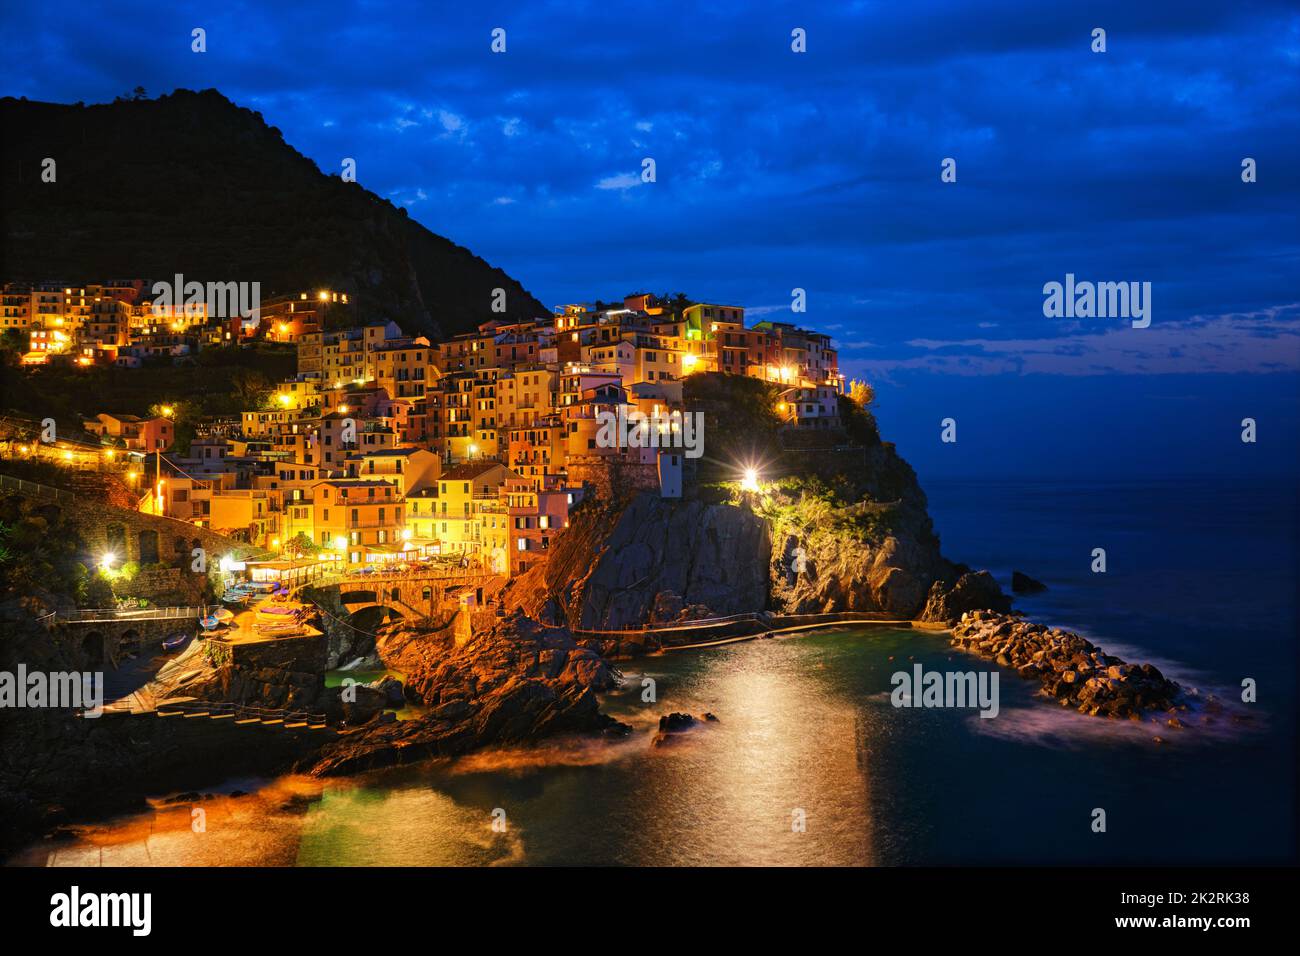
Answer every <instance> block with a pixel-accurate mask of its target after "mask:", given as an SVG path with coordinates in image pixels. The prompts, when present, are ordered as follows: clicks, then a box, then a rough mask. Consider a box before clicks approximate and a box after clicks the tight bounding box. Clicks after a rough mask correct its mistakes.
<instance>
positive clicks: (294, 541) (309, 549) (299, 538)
mask: <svg viewBox="0 0 1300 956" xmlns="http://www.w3.org/2000/svg"><path fill="white" fill-rule="evenodd" d="M284 550H285V551H286V552H287V553H288V554H290V555H292V556H293V557H295V558H301V557H303V556H304V555H309V554H315V553H316V552H317V551H319V550H320V548H318V547H317V546H316V543H315V542H314V541H312V539H311V538H310V537H309V536H308V534H307V532H305V531H299V532H298V533H297V534H296V535H294V536H293V537H292V538H290V539H289V540H288V542H286V543H285V546H284Z"/></svg>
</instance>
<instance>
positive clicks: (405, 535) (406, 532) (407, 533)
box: [402, 528, 411, 541]
mask: <svg viewBox="0 0 1300 956" xmlns="http://www.w3.org/2000/svg"><path fill="white" fill-rule="evenodd" d="M402 540H403V541H410V540H411V529H410V528H403V529H402Z"/></svg>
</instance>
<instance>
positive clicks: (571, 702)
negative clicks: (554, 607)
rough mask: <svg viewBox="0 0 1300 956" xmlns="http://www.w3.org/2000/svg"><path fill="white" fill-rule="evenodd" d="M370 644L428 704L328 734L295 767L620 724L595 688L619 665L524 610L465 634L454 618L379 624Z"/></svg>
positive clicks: (371, 760) (396, 758)
mask: <svg viewBox="0 0 1300 956" xmlns="http://www.w3.org/2000/svg"><path fill="white" fill-rule="evenodd" d="M458 633H459V634H461V635H462V636H461V637H459V638H458V636H457V634H458ZM376 649H377V651H378V653H379V656H380V659H381V660H382V661H383V663H384V665H385V666H386V667H389V668H392V669H394V670H400V671H401V672H402V673H404V674H405V675H406V696H407V699H409V700H412V701H416V702H418V703H421V704H423V705H425V706H427V707H428V708H429V710H428V712H427V713H426V714H424V715H422V716H419V717H416V718H413V719H409V720H402V721H397V722H388V723H383V722H376V723H371V724H369V725H367V726H365V727H363V728H362V729H361V730H359V731H357V732H355V733H352V734H349V735H346V736H344V737H342V738H340V739H338V740H337V741H335V742H333V743H330V744H328V745H327V746H326V747H325V748H324V749H323V750H322V751H321V752H320V753H319V754H317V755H314V756H312V757H311V758H309V759H308V760H306V761H304V762H303V763H302V764H301V765H300V769H302V770H308V771H310V772H311V773H313V774H316V775H318V776H329V775H334V774H344V773H354V772H356V771H358V770H368V769H373V768H376V767H384V766H391V765H393V764H397V763H405V762H410V761H413V760H419V759H423V758H426V757H432V756H454V755H458V754H463V753H467V752H469V751H471V750H475V749H478V748H480V747H485V746H488V745H492V744H508V743H530V742H536V741H538V740H540V739H542V738H544V737H548V736H552V735H555V734H566V733H606V734H615V735H622V734H623V733H625V732H626V730H627V728H626V727H624V725H622V724H620V723H618V722H617V721H615V720H613V719H612V718H610V717H607V716H605V715H604V714H602V713H601V712H600V701H599V699H598V697H597V693H598V692H599V691H604V690H609V689H611V688H612V687H613V686H614V685H615V684H616V682H617V681H618V676H617V673H616V672H615V671H614V670H613V668H611V667H610V666H609V664H607V663H606V662H605V661H604V660H603V659H602V658H601V657H600V655H599V654H597V653H595V652H594V651H592V650H589V649H587V648H584V647H581V646H579V645H578V644H577V643H576V642H575V641H574V640H573V637H572V635H570V634H569V632H568V631H567V630H566V629H564V628H557V627H546V626H544V625H541V624H538V623H537V622H536V621H533V620H530V619H528V618H526V617H524V616H522V615H515V616H512V617H508V618H504V619H501V620H499V621H497V622H496V623H495V625H493V626H480V627H478V628H476V629H475V631H474V633H473V634H472V635H470V634H468V629H466V628H462V629H460V630H459V631H458V629H457V628H456V627H455V626H454V625H453V626H451V627H447V628H442V629H435V628H431V627H419V626H416V627H412V626H410V625H407V624H404V623H403V624H397V625H393V626H391V627H389V628H386V629H385V630H383V631H382V632H381V634H380V637H379V640H378V641H377V643H376Z"/></svg>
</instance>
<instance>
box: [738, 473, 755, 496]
mask: <svg viewBox="0 0 1300 956" xmlns="http://www.w3.org/2000/svg"><path fill="white" fill-rule="evenodd" d="M740 490H741V491H758V469H757V468H746V469H745V477H744V478H743V479H742V480H741V482H740Z"/></svg>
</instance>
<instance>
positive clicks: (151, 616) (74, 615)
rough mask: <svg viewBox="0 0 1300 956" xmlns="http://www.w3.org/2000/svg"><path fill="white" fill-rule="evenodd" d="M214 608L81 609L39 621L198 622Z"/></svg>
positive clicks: (49, 616)
mask: <svg viewBox="0 0 1300 956" xmlns="http://www.w3.org/2000/svg"><path fill="white" fill-rule="evenodd" d="M213 610H215V606H212V605H200V606H196V607H141V608H116V607H111V608H110V607H105V608H82V609H80V610H76V611H55V612H54V613H53V614H50V615H46V616H45V617H44V618H42V619H41V620H42V621H43V622H48V623H50V624H90V623H94V622H96V621H170V620H176V621H180V620H191V619H192V620H198V619H199V618H201V617H207V616H208V615H209V614H210V613H212V611H213Z"/></svg>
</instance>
